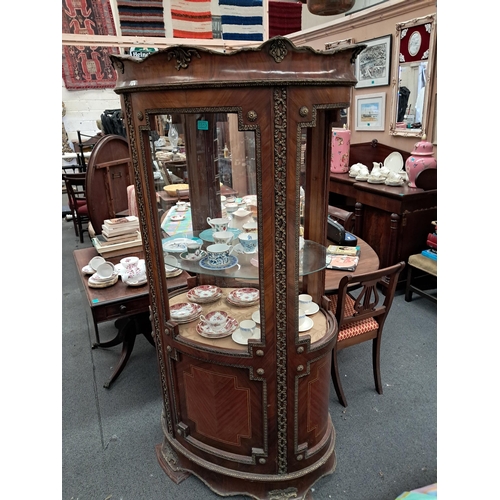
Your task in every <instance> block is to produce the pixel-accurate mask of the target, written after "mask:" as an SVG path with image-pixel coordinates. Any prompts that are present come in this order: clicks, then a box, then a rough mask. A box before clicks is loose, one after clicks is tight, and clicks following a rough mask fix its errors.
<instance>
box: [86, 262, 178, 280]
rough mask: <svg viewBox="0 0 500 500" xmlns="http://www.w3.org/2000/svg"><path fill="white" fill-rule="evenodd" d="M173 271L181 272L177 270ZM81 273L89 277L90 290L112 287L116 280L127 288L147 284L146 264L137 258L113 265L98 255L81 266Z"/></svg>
mask: <svg viewBox="0 0 500 500" xmlns="http://www.w3.org/2000/svg"><path fill="white" fill-rule="evenodd" d="M175 271H176V272H177V271H180V272H182V270H178V269H175ZM82 272H83V273H84V274H88V275H90V277H89V281H88V283H89V287H91V288H106V287H108V286H112V285H114V284H115V283H116V282H117V281H118V278H121V279H122V281H123V282H124V283H125V284H126V285H128V286H143V285H145V284H146V283H147V278H146V264H145V262H144V259H139V257H133V256H132V257H124V258H123V259H121V260H120V263H119V264H113V263H111V262H109V261H107V260H106V259H104V257H101V256H100V255H98V256H96V257H94V258H92V259H91V260H90V262H89V263H88V264H87V265H86V266H83V268H82ZM180 272H179V274H180Z"/></svg>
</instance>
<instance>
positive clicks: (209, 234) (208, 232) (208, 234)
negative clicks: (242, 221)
mask: <svg viewBox="0 0 500 500" xmlns="http://www.w3.org/2000/svg"><path fill="white" fill-rule="evenodd" d="M226 231H231V232H232V233H233V234H234V236H233V238H236V236H238V234H240V233H241V229H236V228H233V227H228V228H227V229H226ZM213 234H214V230H213V229H205V230H204V231H202V232H201V233H200V234H199V237H200V238H201V239H202V240H204V241H208V242H210V243H214V236H213Z"/></svg>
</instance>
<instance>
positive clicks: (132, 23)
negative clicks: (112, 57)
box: [116, 0, 165, 37]
mask: <svg viewBox="0 0 500 500" xmlns="http://www.w3.org/2000/svg"><path fill="white" fill-rule="evenodd" d="M116 4H117V6H118V18H119V20H120V28H121V31H122V35H123V36H136V35H141V36H161V37H164V36H165V23H164V21H163V0H117V2H116Z"/></svg>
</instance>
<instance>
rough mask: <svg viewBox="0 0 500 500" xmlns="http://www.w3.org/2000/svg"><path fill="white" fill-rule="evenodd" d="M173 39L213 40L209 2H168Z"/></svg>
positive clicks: (199, 0) (195, 0)
mask: <svg viewBox="0 0 500 500" xmlns="http://www.w3.org/2000/svg"><path fill="white" fill-rule="evenodd" d="M170 15H171V16H172V30H173V36H174V38H204V39H207V38H210V39H211V38H213V35H212V13H211V11H210V0H170Z"/></svg>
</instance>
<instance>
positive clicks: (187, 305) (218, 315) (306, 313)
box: [170, 285, 319, 345]
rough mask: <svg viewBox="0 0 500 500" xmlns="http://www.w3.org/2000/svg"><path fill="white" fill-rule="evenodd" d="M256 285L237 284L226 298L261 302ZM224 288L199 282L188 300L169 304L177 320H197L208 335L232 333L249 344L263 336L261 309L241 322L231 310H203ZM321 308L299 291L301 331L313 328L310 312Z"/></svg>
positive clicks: (248, 303)
mask: <svg viewBox="0 0 500 500" xmlns="http://www.w3.org/2000/svg"><path fill="white" fill-rule="evenodd" d="M259 296H260V293H259V290H258V289H257V288H236V289H234V290H232V291H231V292H230V293H229V294H228V295H227V297H225V299H226V302H227V303H228V304H229V305H231V306H236V307H241V308H245V307H250V306H255V305H257V304H258V303H259ZM223 297H224V295H223V293H222V289H221V288H220V287H218V286H215V285H200V286H197V287H194V288H191V289H190V290H189V291H188V292H187V299H188V301H189V302H180V303H177V304H173V305H171V306H170V315H171V318H172V320H174V321H175V322H176V323H178V324H186V323H191V322H193V321H196V320H199V321H198V323H197V324H196V333H198V335H200V336H201V337H204V338H207V339H212V340H213V339H220V338H225V337H229V336H231V338H232V340H233V341H234V342H236V343H237V344H241V345H246V344H248V340H249V339H259V338H260V326H258V325H260V310H259V309H257V311H254V312H253V313H252V316H251V319H244V320H242V321H240V322H238V320H237V319H236V318H234V317H233V316H231V315H230V314H229V313H228V312H226V311H223V310H214V311H210V312H208V313H206V314H205V315H204V314H203V308H202V305H203V304H211V303H214V302H217V301H218V300H219V299H221V298H223ZM318 311H319V306H318V304H316V303H315V302H313V301H312V297H311V296H310V295H308V294H301V295H299V332H306V331H308V330H310V329H311V328H312V327H313V325H314V321H313V320H312V318H310V316H311V315H313V314H316V313H317V312H318Z"/></svg>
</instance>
